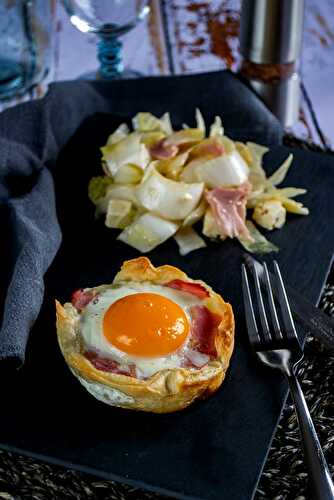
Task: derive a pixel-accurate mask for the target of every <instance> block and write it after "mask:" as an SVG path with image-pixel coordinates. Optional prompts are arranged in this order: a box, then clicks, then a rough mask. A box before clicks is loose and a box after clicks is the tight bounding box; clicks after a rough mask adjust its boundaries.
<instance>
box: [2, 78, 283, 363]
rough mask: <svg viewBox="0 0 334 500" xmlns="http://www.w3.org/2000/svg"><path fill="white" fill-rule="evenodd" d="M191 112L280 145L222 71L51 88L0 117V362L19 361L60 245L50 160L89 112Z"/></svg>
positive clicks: (183, 116) (250, 99)
mask: <svg viewBox="0 0 334 500" xmlns="http://www.w3.org/2000/svg"><path fill="white" fill-rule="evenodd" d="M195 106H197V107H199V108H200V109H201V111H202V113H203V115H204V117H205V119H207V120H212V119H213V117H214V116H215V115H216V114H218V115H221V116H222V119H223V123H224V126H225V130H226V133H227V134H228V135H231V136H232V137H233V138H235V139H239V140H245V139H247V140H252V141H255V142H260V143H262V144H267V145H275V144H279V143H280V142H281V139H282V130H281V127H280V125H279V123H278V121H277V120H276V119H275V118H274V117H273V115H272V114H271V113H270V112H269V111H268V110H267V109H266V108H265V106H264V105H263V104H262V103H261V102H260V101H259V100H258V99H257V97H256V96H255V95H254V94H253V93H252V92H251V91H250V90H249V89H248V88H247V87H246V86H245V85H244V84H243V83H241V82H240V81H239V80H238V79H237V78H236V77H235V76H233V75H232V74H231V73H229V72H227V71H224V72H217V73H210V74H201V75H192V76H181V77H161V78H144V79H140V80H128V81H115V82H110V83H106V82H83V81H77V82H65V83H55V84H53V85H51V87H50V90H49V93H48V94H47V96H46V97H45V98H43V99H41V100H38V101H34V102H30V103H25V104H22V105H19V106H17V107H16V108H12V109H9V110H7V111H5V112H3V113H2V114H1V115H0V223H1V228H2V245H1V248H0V284H1V287H0V311H1V320H2V324H1V331H0V359H2V360H4V359H12V360H16V361H18V362H19V363H23V362H24V359H25V350H26V345H27V341H28V336H29V331H30V328H31V326H32V325H33V323H34V321H35V320H36V318H37V316H38V313H39V310H40V307H41V304H42V301H43V294H44V282H43V276H44V274H45V272H46V270H47V269H48V267H49V266H50V264H51V262H52V260H53V259H54V257H55V255H56V253H57V251H58V248H59V246H60V243H61V228H60V227H59V224H58V221H57V213H56V199H57V192H55V188H54V176H56V174H57V172H56V170H57V168H56V166H57V165H58V164H57V158H58V157H59V154H60V153H61V151H62V149H63V148H64V147H65V146H66V144H67V142H68V141H69V140H70V138H71V137H72V136H73V134H74V133H75V131H76V130H77V128H78V127H79V126H80V125H81V124H82V122H84V120H85V119H86V118H88V117H90V116H92V115H94V114H95V113H112V114H113V119H114V120H115V116H117V115H122V116H124V117H125V118H126V119H129V118H130V117H131V116H132V115H133V114H135V113H136V112H138V111H145V110H147V111H152V112H155V113H157V114H158V115H159V114H162V113H164V112H165V111H169V112H170V113H171V116H172V119H173V123H174V124H175V125H177V126H181V124H182V123H184V122H186V123H189V124H192V123H193V121H194V107H195ZM113 119H112V116H111V117H110V124H111V130H110V132H112V123H113ZM117 119H120V117H119V116H118V118H117ZM96 133H98V129H97V130H96ZM73 167H74V166H73V165H68V166H66V168H68V169H71V168H73ZM63 182H64V183H66V178H65V177H64V179H63ZM58 196H60V193H58ZM73 209H75V193H74V195H73Z"/></svg>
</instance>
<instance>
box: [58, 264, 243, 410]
mask: <svg viewBox="0 0 334 500" xmlns="http://www.w3.org/2000/svg"><path fill="white" fill-rule="evenodd" d="M175 279H180V280H183V281H187V282H190V283H200V284H201V285H202V286H204V287H205V288H206V290H208V292H209V297H207V298H206V299H204V300H203V305H205V306H206V307H207V308H208V309H209V310H210V311H211V312H213V313H215V314H219V315H220V316H221V322H220V324H219V325H218V329H217V334H216V338H215V345H216V350H217V353H218V356H217V358H216V359H214V360H211V361H209V363H208V364H207V365H205V366H204V367H203V368H199V369H187V368H173V369H164V370H161V371H159V372H157V373H155V374H154V375H153V376H151V377H150V378H148V379H146V380H140V379H137V378H133V377H130V376H126V375H121V374H117V373H110V372H104V371H101V370H97V369H96V368H95V367H94V366H93V365H92V364H91V363H90V361H89V360H88V359H87V358H86V357H85V356H84V355H83V353H84V345H83V340H82V338H81V333H80V314H79V313H78V312H77V310H76V309H75V307H74V306H73V305H72V304H71V303H66V304H64V306H62V305H61V304H60V303H59V302H58V301H56V310H57V335H58V341H59V345H60V348H61V351H62V353H63V355H64V358H65V360H66V362H67V364H68V366H69V367H70V369H71V371H72V372H73V374H74V375H75V376H76V377H77V378H78V379H79V380H80V382H81V383H82V384H83V385H84V387H85V388H86V389H87V390H88V391H89V392H90V393H91V394H93V395H94V396H95V397H96V398H97V399H99V400H101V401H103V402H105V403H108V404H111V405H113V406H119V407H122V408H130V409H135V410H142V411H150V412H155V413H168V412H173V411H177V410H181V409H183V408H185V407H187V406H188V405H190V404H191V403H192V402H193V401H194V400H195V399H197V398H204V397H207V396H208V395H210V394H212V393H213V392H214V391H216V390H217V389H218V387H219V386H220V385H221V383H222V382H223V380H224V377H225V373H226V370H227V368H228V365H229V361H230V357H231V355H232V351H233V344H234V317H233V311H232V307H231V306H230V304H227V303H226V302H224V300H223V299H222V297H221V296H220V295H218V294H217V293H215V292H214V291H213V290H212V289H211V288H210V287H209V286H208V285H206V284H205V283H204V282H202V281H195V280H192V279H190V278H189V277H188V276H187V275H186V274H185V273H183V272H182V271H181V270H180V269H178V268H176V267H172V266H169V265H165V266H160V267H154V266H153V265H152V264H151V262H150V261H149V259H148V258H147V257H139V258H137V259H133V260H129V261H126V262H124V264H123V266H122V268H121V270H120V271H119V273H118V274H117V275H116V277H115V279H114V282H113V284H115V283H118V284H119V283H126V282H127V281H137V282H142V281H150V282H152V283H155V284H160V285H161V284H164V283H168V282H169V281H171V280H175ZM108 287H110V285H102V286H99V287H96V288H94V290H96V291H103V290H105V289H107V288H108ZM87 290H88V289H87Z"/></svg>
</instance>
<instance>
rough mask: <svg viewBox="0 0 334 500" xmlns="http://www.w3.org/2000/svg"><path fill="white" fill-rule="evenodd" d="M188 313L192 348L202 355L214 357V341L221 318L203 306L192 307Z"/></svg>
mask: <svg viewBox="0 0 334 500" xmlns="http://www.w3.org/2000/svg"><path fill="white" fill-rule="evenodd" d="M190 311H191V318H192V322H191V333H192V336H193V341H194V347H195V348H196V350H197V351H199V352H201V353H202V354H207V355H208V356H213V357H216V356H217V349H216V343H215V339H216V335H217V330H218V326H219V324H220V322H221V317H220V316H219V315H218V314H214V313H212V312H211V311H209V309H208V308H207V307H205V306H193V307H192V308H191V310H190Z"/></svg>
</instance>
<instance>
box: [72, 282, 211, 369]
mask: <svg viewBox="0 0 334 500" xmlns="http://www.w3.org/2000/svg"><path fill="white" fill-rule="evenodd" d="M198 304H201V299H199V298H198V297H196V296H195V295H192V294H190V293H187V292H183V291H180V290H176V289H173V288H169V287H168V286H161V285H155V284H152V283H150V282H140V283H138V282H125V283H120V284H117V285H114V286H112V287H110V288H107V289H106V290H104V291H102V292H100V293H99V294H98V295H97V296H96V297H95V299H94V300H92V301H91V302H90V303H89V304H88V305H87V307H86V308H85V310H84V311H83V313H82V314H81V318H80V323H81V334H82V338H83V340H84V343H85V347H86V349H88V350H93V351H95V352H96V353H98V354H99V355H100V356H104V357H108V358H110V359H112V360H114V361H116V362H117V363H119V365H120V368H124V369H128V368H129V367H130V366H135V369H136V376H137V377H138V378H148V377H150V376H151V375H153V374H154V373H156V372H158V371H159V370H163V369H167V368H168V369H170V368H177V367H180V366H182V363H183V361H184V359H185V357H186V355H187V351H191V346H190V339H191V328H190V325H191V317H190V309H191V307H193V306H195V305H198ZM198 354H199V353H198ZM202 356H205V355H202ZM204 361H205V360H204Z"/></svg>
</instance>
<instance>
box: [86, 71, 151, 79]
mask: <svg viewBox="0 0 334 500" xmlns="http://www.w3.org/2000/svg"><path fill="white" fill-rule="evenodd" d="M142 76H144V75H143V74H142V73H140V72H139V71H134V70H132V69H125V70H124V71H122V73H119V74H118V75H117V76H115V77H114V78H110V79H108V80H106V79H104V78H101V75H100V73H99V70H96V71H89V72H88V73H84V74H83V75H81V76H80V77H79V78H80V80H98V81H101V82H102V81H103V82H111V81H113V80H128V79H129V80H131V79H134V78H140V77H142Z"/></svg>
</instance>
